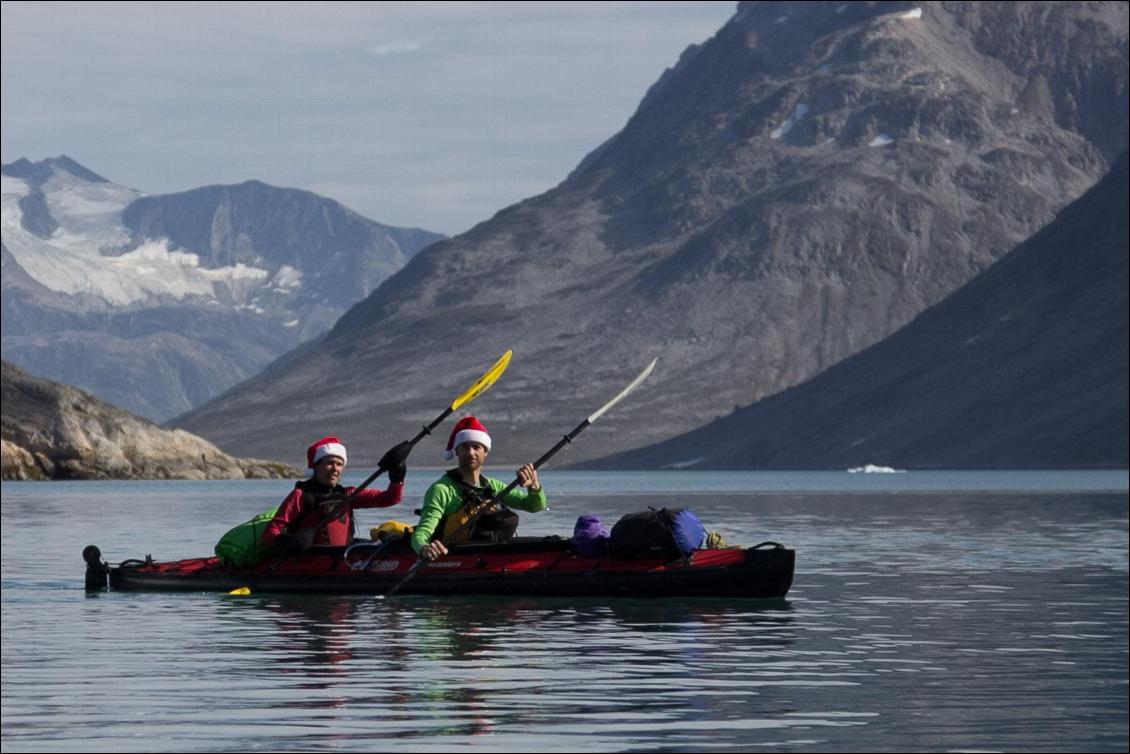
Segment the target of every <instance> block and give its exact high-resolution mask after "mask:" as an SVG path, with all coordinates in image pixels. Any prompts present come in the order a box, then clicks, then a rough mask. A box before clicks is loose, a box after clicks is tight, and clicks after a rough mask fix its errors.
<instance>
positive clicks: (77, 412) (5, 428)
mask: <svg viewBox="0 0 1130 754" xmlns="http://www.w3.org/2000/svg"><path fill="white" fill-rule="evenodd" d="M2 398H3V401H2V404H3V409H2V422H0V429H2V432H0V434H2V443H0V476H2V478H3V480H4V481H15V480H23V481H34V480H51V479H55V480H62V479H276V478H283V477H294V476H301V472H300V471H299V470H298V469H295V468H292V467H290V466H287V465H285V464H281V463H276V462H274V461H263V460H258V459H248V458H236V457H234V456H231V455H228V454H227V453H224V452H223V451H221V450H220V449H219V448H217V447H216V446H215V445H213V444H212V443H210V442H208V441H207V440H204V439H202V438H200V437H197V436H196V435H193V434H190V433H189V432H185V431H184V430H179V429H178V430H169V429H164V428H163V427H160V426H158V425H156V424H153V423H152V422H149V421H147V420H145V419H142V418H141V417H139V416H136V415H134V414H131V413H129V412H126V411H123V410H121V409H119V408H116V407H114V406H112V405H110V404H108V403H106V402H104V401H101V400H99V399H98V398H95V397H94V396H92V395H90V394H89V393H87V392H84V391H82V390H79V389H77V388H74V387H70V386H68V385H62V384H60V383H57V382H51V381H49V380H42V379H38V378H35V377H33V376H31V375H29V374H27V373H26V372H24V371H23V370H21V369H18V368H17V367H15V366H13V365H11V364H9V363H8V362H3V395H2Z"/></svg>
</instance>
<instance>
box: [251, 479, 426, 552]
mask: <svg viewBox="0 0 1130 754" xmlns="http://www.w3.org/2000/svg"><path fill="white" fill-rule="evenodd" d="M302 484H311V482H299V485H302ZM313 484H316V483H313ZM319 486H320V485H319ZM355 489H357V488H356V487H346V488H342V487H338V488H337V490H336V491H334V492H333V496H334V497H335V498H336V497H342V498H344V497H348V496H349V495H351V494H352V493H353V490H355ZM322 490H326V488H325V487H322ZM403 492H404V483H403V482H400V483H398V484H393V485H390V486H389V488H388V489H387V490H372V489H368V490H361V492H360V494H358V495H357V497H356V498H354V500H353V502H352V503H350V505H349V506H348V507H345V506H342V508H341V513H340V515H338V516H337V517H335V518H333V519H330V521H328V522H327V523H325V524H323V525H322V526H319V527H318V529H317V530H316V531H314V532H313V535H314V540H313V544H316V545H338V546H340V545H346V544H349V538H350V537H351V536H352V534H353V532H352V529H353V509H354V508H388V507H390V506H393V505H396V504H397V503H399V502H400V497H401V495H402V494H403ZM302 500H303V489H302V487H301V486H298V485H296V486H295V488H294V489H293V490H292V491H291V493H290V494H289V495H287V496H286V499H285V500H283V502H282V505H280V506H279V510H278V513H276V514H275V517H274V518H273V519H271V523H269V524H267V528H266V529H265V530H264V531H263V544H265V545H267V546H268V547H272V546H274V543H275V538H276V537H278V536H279V535H280V534H282V533H283V532H284V531H289V532H291V533H292V534H299V533H300V532H303V531H304V530H306V529H309V528H310V527H313V526H315V525H316V524H318V522H319V521H321V520H322V519H323V518H325V516H326V515H327V513H328V510H327V509H326V508H324V507H323V506H322V505H319V504H317V503H316V502H314V501H313V499H312V497H311V496H310V495H307V496H306V500H307V504H306V505H303V502H302Z"/></svg>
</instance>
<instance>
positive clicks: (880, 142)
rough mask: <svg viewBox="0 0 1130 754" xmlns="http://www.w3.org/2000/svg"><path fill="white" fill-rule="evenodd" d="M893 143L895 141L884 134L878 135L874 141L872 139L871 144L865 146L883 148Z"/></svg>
mask: <svg viewBox="0 0 1130 754" xmlns="http://www.w3.org/2000/svg"><path fill="white" fill-rule="evenodd" d="M894 143H895V140H894V139H892V138H891V137H890V136H887V135H886V134H879V135H878V136H876V137H875V138H874V139H872V140H871V143H870V144H868V145H867V146H869V147H885V146H887V145H888V144H894Z"/></svg>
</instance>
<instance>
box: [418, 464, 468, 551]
mask: <svg viewBox="0 0 1130 754" xmlns="http://www.w3.org/2000/svg"><path fill="white" fill-rule="evenodd" d="M453 503H454V505H452V504H453ZM458 503H459V494H458V493H457V492H456V490H455V488H454V487H453V486H451V485H448V484H444V483H443V481H442V480H440V481H438V482H435V483H434V484H433V485H432V486H431V487H428V491H427V492H425V493H424V506H423V508H422V509H421V510H420V522H419V523H418V524H416V529H415V531H413V532H412V549H413V550H415V551H416V552H420V548H421V547H423V546H424V545H426V544H427V543H428V542H431V541H432V536H433V535H434V534H435V531H436V527H437V526H438V525H439V522H440V519H442V518H443V517H444V515H445V514H447V513H448V508H449V507H453V508H458V507H459V505H458Z"/></svg>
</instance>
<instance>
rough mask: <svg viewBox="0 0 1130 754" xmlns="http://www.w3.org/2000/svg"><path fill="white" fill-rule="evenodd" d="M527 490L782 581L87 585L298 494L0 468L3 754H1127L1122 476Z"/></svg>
mask: <svg viewBox="0 0 1130 754" xmlns="http://www.w3.org/2000/svg"><path fill="white" fill-rule="evenodd" d="M361 476H363V475H358V478H360V477H361ZM432 476H433V475H432V474H429V473H414V475H413V477H412V478H410V480H409V482H410V485H409V493H410V497H409V499H410V500H412V501H416V500H418V499H419V498H420V497H421V495H422V492H423V488H424V486H425V485H426V483H427V481H430V478H431V477H432ZM543 481H544V482H545V484H546V488H547V490H548V491H549V493H550V505H551V510H550V511H548V512H546V513H542V514H537V515H532V514H524V515H523V521H522V531H523V532H524V533H526V534H565V533H568V532H570V531H571V529H572V524H573V521H574V520H575V518H576V516H577V515H580V514H582V513H597V514H599V515H602V516H603V517H604V518H605V521H606V522H607V523H609V524H610V523H611V522H613V521H615V520H616V518H617V517H618V516H619V515H621V514H623V513H625V512H629V511H635V510H640V509H642V508H645V507H646V506H647V505H656V506H657V507H658V506H659V505H666V506H675V505H685V506H690V507H693V508H694V509H695V510H696V511H697V512H698V513H699V515H700V516H701V518H702V519H703V521H704V522H706V523H707V524H708V526H709V528H713V529H717V530H719V531H721V532H722V533H723V534H724V535H726V536H727V538H729V539H730V540H732V541H737V542H743V543H746V544H753V543H756V542H760V541H762V540H766V539H773V540H777V541H780V542H782V543H784V544H786V545H788V546H790V547H794V548H795V549H796V550H797V573H796V581H795V583H794V586H793V589H792V591H791V592H790V594H789V597H788V598H787V599H786V600H782V601H773V602H756V601H752V602H731V601H725V600H712V599H702V600H683V601H666V600H660V601H643V600H590V601H578V600H532V599H482V598H476V599H471V598H443V599H438V598H421V597H398V598H395V599H391V600H380V599H375V598H366V597H361V598H357V597H285V596H279V595H262V594H257V595H254V596H252V597H242V598H241V597H230V596H227V595H218V594H175V595H162V594H131V593H101V594H96V595H90V596H88V595H86V594H85V593H84V592H83V589H82V584H83V580H82V577H83V563H82V559H81V556H80V553H81V550H82V548H83V546H84V545H86V544H90V543H94V544H97V545H99V546H100V547H101V548H102V551H103V553H104V555H105V556H106V557H107V559H109V560H111V561H112V562H117V561H120V560H124V559H126V558H133V557H141V556H144V555H145V554H148V553H152V554H153V555H154V557H156V558H158V559H161V560H169V559H177V558H182V557H190V556H195V555H200V554H203V553H208V552H210V551H211V547H212V545H213V544H214V542H215V540H216V539H217V538H218V537H219V536H220V534H222V533H223V531H224V530H225V529H227V528H228V527H229V526H230V525H233V524H235V523H237V522H239V521H240V520H243V519H246V518H249V517H250V516H251V515H253V514H255V513H258V512H259V511H261V510H263V509H264V508H268V507H270V506H271V505H274V504H277V503H278V501H279V500H281V498H282V496H283V495H284V494H285V492H286V491H287V487H288V484H287V483H286V482H241V483H230V482H160V483H108V482H107V483H40V484H20V483H13V484H7V483H6V484H4V485H3V528H2V531H3V543H2V544H3V546H2V566H3V567H2V572H3V613H2V614H3V643H2V651H3V708H2V712H3V725H2V728H3V741H2V742H3V750H4V751H5V752H7V751H73V750H78V751H219V750H261V751H287V750H317V751H338V750H343V751H360V750H413V751H429V750H435V751H439V750H443V751H449V750H463V749H471V748H473V749H475V750H484V751H490V750H513V751H522V750H525V751H561V750H581V749H596V750H648V751H656V750H669V751H676V750H732V751H750V750H784V751H844V750H853V751H906V750H932V751H946V750H970V749H977V750H1000V751H1006V750H1013V751H1015V750H1026V751H1125V750H1126V749H1127V735H1128V734H1127V701H1128V700H1127V677H1128V670H1127V647H1128V637H1127V591H1128V579H1127V558H1128V538H1127V501H1128V495H1127V474H1126V472H1116V473H1083V474H1063V473H1024V474H1019V473H995V474H994V473H967V474H966V473H949V474H943V473H938V474H928V473H923V474H914V473H912V474H898V475H874V474H872V475H859V474H856V475H849V474H846V473H812V474H804V473H795V474H757V473H726V474H712V473H686V472H683V473H679V472H672V473H664V474H623V473H603V474H602V473H581V472H576V473H569V472H557V473H552V472H550V473H546V474H544V475H543ZM414 504H415V503H414V502H413V503H409V504H407V505H405V506H402V507H401V508H400V509H393V510H392V511H391V512H390V511H384V512H380V511H366V512H363V513H362V515H361V520H362V522H363V523H364V524H366V526H368V525H370V524H376V523H378V522H379V521H380V520H382V517H381V513H386V514H388V513H393V514H394V515H395V517H397V518H401V519H404V520H411V519H412V515H411V507H413V506H414Z"/></svg>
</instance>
